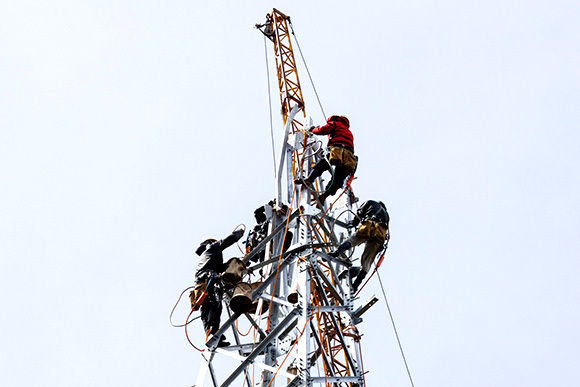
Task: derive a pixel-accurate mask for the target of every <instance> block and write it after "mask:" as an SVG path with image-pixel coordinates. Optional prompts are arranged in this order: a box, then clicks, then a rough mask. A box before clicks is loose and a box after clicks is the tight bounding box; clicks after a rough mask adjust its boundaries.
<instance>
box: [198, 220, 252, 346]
mask: <svg viewBox="0 0 580 387" xmlns="http://www.w3.org/2000/svg"><path fill="white" fill-rule="evenodd" d="M242 235H244V230H243V229H240V230H236V231H234V232H233V233H231V234H230V235H228V236H227V237H226V238H225V239H222V240H220V241H218V240H215V239H213V238H206V239H205V240H204V241H203V242H201V244H200V245H199V247H198V248H197V250H196V251H195V253H196V254H197V255H199V261H198V263H197V270H196V271H195V282H196V286H198V285H200V284H204V283H205V284H206V285H205V286H204V288H205V289H206V291H207V296H206V298H205V299H204V301H203V303H202V304H201V307H200V311H201V321H202V323H203V328H204V329H205V332H206V339H207V336H209V335H210V334H215V333H216V332H217V330H218V329H219V327H220V317H221V314H222V296H223V284H222V281H221V278H220V274H221V273H222V272H223V271H224V270H225V265H224V256H223V251H224V250H225V249H226V248H228V247H230V246H231V245H233V244H234V243H236V242H237V241H238V240H239V239H240V238H241V237H242ZM228 345H229V343H228V342H227V341H226V339H225V336H223V335H222V337H221V338H220V341H219V344H218V346H219V347H226V346H228Z"/></svg>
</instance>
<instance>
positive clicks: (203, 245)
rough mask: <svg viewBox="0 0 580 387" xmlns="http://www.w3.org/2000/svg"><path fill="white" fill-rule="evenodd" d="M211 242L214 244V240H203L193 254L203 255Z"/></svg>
mask: <svg viewBox="0 0 580 387" xmlns="http://www.w3.org/2000/svg"><path fill="white" fill-rule="evenodd" d="M213 242H216V239H215V238H205V239H204V240H203V242H201V243H200V244H199V246H198V247H197V249H196V250H195V253H196V254H197V255H201V253H203V252H204V251H205V249H206V248H207V246H208V245H210V244H212V243H213Z"/></svg>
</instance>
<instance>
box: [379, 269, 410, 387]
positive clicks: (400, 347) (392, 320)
mask: <svg viewBox="0 0 580 387" xmlns="http://www.w3.org/2000/svg"><path fill="white" fill-rule="evenodd" d="M377 278H378V279H379V283H380V285H381V290H382V292H383V297H384V298H385V304H386V305H387V310H388V311H389V316H390V317H391V323H392V324H393V329H394V331H395V336H396V337H397V342H398V343H399V349H400V350H401V355H402V356H403V362H404V363H405V368H406V369H407V375H409V381H410V382H411V386H412V387H415V385H414V384H413V378H412V377H411V371H409V365H408V364H407V359H406V358H405V352H403V346H402V345H401V340H400V339H399V333H398V332H397V327H396V326H395V320H394V319H393V314H392V313H391V308H390V307H389V301H388V300H387V294H386V293H385V288H384V287H383V281H381V276H380V275H379V273H378V271H377Z"/></svg>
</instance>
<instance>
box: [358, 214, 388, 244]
mask: <svg viewBox="0 0 580 387" xmlns="http://www.w3.org/2000/svg"><path fill="white" fill-rule="evenodd" d="M356 236H357V237H359V238H364V239H367V240H374V241H376V242H378V243H381V244H382V243H384V242H385V238H386V236H387V226H385V225H384V224H380V223H377V222H375V221H372V220H365V221H363V222H362V223H361V225H360V227H359V228H358V230H356Z"/></svg>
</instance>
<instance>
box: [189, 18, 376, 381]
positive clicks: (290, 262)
mask: <svg viewBox="0 0 580 387" xmlns="http://www.w3.org/2000/svg"><path fill="white" fill-rule="evenodd" d="M288 21H289V18H288V17H287V16H285V15H284V14H282V13H281V12H279V11H278V10H276V9H274V10H273V11H272V13H271V14H269V15H268V20H267V22H266V23H265V24H262V25H257V27H258V28H259V29H260V30H261V31H262V32H263V33H264V34H265V35H266V36H267V37H268V38H269V39H270V40H271V41H272V42H273V44H274V52H275V57H276V68H277V77H278V86H279V91H280V101H281V105H282V110H281V112H282V116H283V122H284V138H283V141H282V146H281V154H280V160H279V162H278V166H277V176H276V200H275V201H273V202H271V203H270V204H268V205H266V206H265V208H266V214H267V217H268V221H269V228H268V234H267V237H266V238H265V239H263V240H262V241H261V242H260V243H259V244H258V245H257V246H256V247H255V248H254V249H253V250H251V252H249V253H248V254H246V256H245V257H244V258H243V261H244V263H246V264H247V265H248V269H247V272H248V273H254V274H255V273H257V272H258V271H260V270H261V273H262V275H261V278H260V279H261V281H260V283H259V285H258V286H257V287H255V288H254V290H253V292H252V295H251V298H252V301H257V302H258V306H257V310H258V311H257V312H255V313H254V314H249V313H233V312H231V311H230V310H229V309H228V312H229V316H230V317H229V318H228V319H227V320H226V321H225V322H224V323H223V324H222V326H221V327H220V329H219V331H218V332H217V333H216V334H215V335H214V336H212V338H210V340H209V341H208V342H207V343H206V346H207V349H206V350H205V351H204V352H202V362H201V366H200V369H199V373H198V378H197V381H196V384H195V386H196V387H203V386H204V383H205V381H206V379H211V382H212V383H213V384H212V385H213V386H214V387H217V386H221V387H226V386H234V385H235V386H248V387H249V386H261V387H270V386H271V387H275V386H314V385H326V386H341V387H345V386H349V387H362V386H364V385H365V381H364V377H363V369H362V359H361V356H360V354H361V352H360V339H361V335H360V333H359V331H358V329H357V324H358V323H359V322H360V321H361V320H362V319H361V318H360V315H361V314H362V313H363V312H364V311H365V310H366V309H368V307H369V306H370V305H372V303H374V301H375V300H376V298H374V299H371V300H370V301H369V302H368V303H367V304H366V305H365V306H361V307H359V308H355V305H354V304H355V300H356V298H355V296H354V294H353V293H352V290H351V280H350V277H349V276H348V275H345V276H344V275H340V274H341V273H346V271H347V270H348V268H349V267H350V266H351V262H350V259H349V257H346V256H344V257H339V258H334V257H332V256H330V255H328V252H329V251H331V250H333V249H335V248H336V246H338V244H339V243H340V242H342V241H343V240H345V239H346V238H347V237H348V236H349V233H350V232H351V231H350V229H349V228H347V222H348V221H350V220H351V219H352V217H353V213H352V211H351V204H352V203H351V200H352V199H353V198H354V195H353V194H352V191H351V188H350V181H349V183H347V187H346V188H345V189H344V191H339V193H337V194H336V195H335V196H334V197H330V198H328V200H327V205H326V206H323V205H321V204H320V203H317V195H316V193H315V188H316V187H320V186H321V184H322V181H320V179H318V181H317V182H316V184H314V185H313V188H312V191H311V190H309V189H307V188H301V186H296V185H294V179H295V178H296V177H298V176H302V175H304V174H306V173H308V172H309V170H310V168H311V166H312V165H313V164H314V163H315V162H316V161H318V160H319V159H320V158H321V157H323V155H322V152H321V151H322V146H321V144H320V142H319V141H317V140H316V139H314V138H312V137H306V138H305V137H304V135H303V131H302V130H301V129H302V128H303V127H305V126H308V125H310V122H309V119H308V118H307V116H306V113H305V109H304V101H303V98H302V91H301V89H300V82H299V80H298V73H297V71H296V64H295V61H294V54H293V50H292V44H291V40H290V33H289V31H288ZM286 238H292V242H291V244H290V246H289V247H287V249H286V250H284V249H283V246H284V245H286V246H288V244H289V243H288V242H287V240H286ZM262 251H264V252H265V256H264V260H263V262H260V263H256V264H253V263H252V260H253V258H254V257H255V256H256V255H257V254H259V253H260V252H262ZM230 296H231V294H230ZM289 296H290V297H289ZM227 298H228V296H226V299H227ZM289 300H290V301H293V302H290V301H289ZM264 304H265V305H267V306H268V310H267V312H265V313H264V314H260V311H261V310H262V307H263V305H264ZM239 324H246V325H247V326H249V327H250V331H252V332H253V335H247V336H245V337H242V335H241V334H240V331H239ZM227 331H230V332H232V333H233V336H234V339H235V344H234V345H231V346H229V347H225V348H219V347H218V346H217V344H218V342H219V337H220V336H221V334H223V333H225V332H227ZM223 357H228V358H231V359H234V360H235V361H236V362H238V363H234V364H237V365H235V366H234V367H232V368H231V369H224V367H223V366H222V363H221V361H222V360H221V358H223ZM218 369H219V372H216V371H217V370H218ZM256 370H259V375H260V377H259V380H255V378H254V377H253V376H254V375H255V374H256ZM208 371H209V376H210V377H209V378H207V375H208ZM218 373H219V375H218ZM223 374H226V375H227V376H225V378H223V377H221V376H222V375H223Z"/></svg>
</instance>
